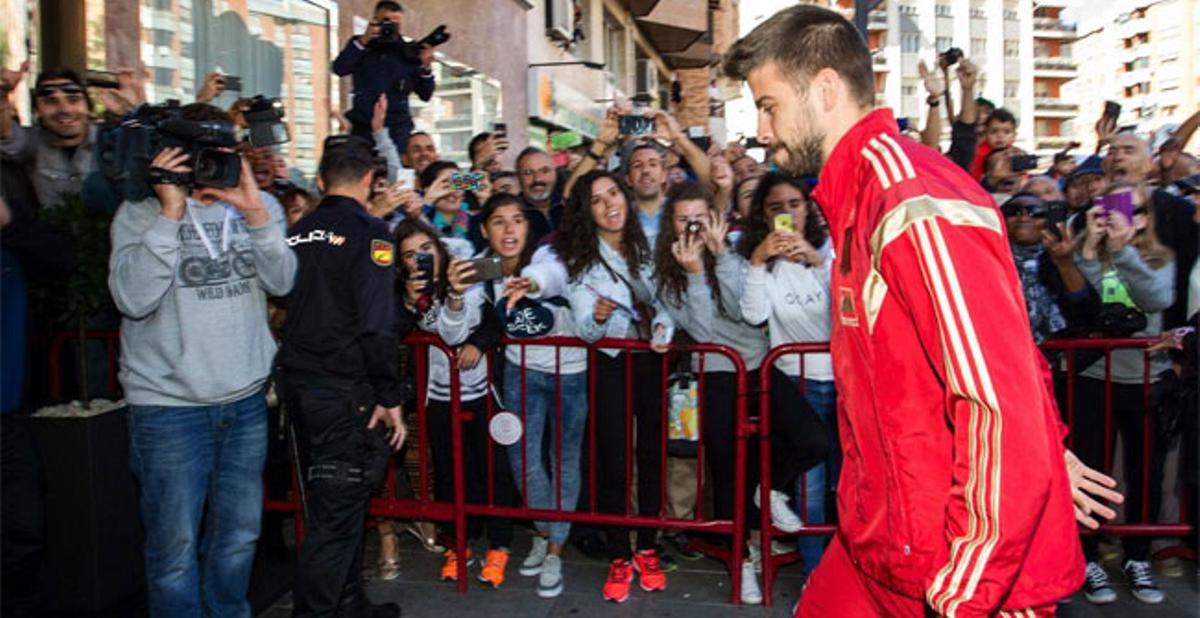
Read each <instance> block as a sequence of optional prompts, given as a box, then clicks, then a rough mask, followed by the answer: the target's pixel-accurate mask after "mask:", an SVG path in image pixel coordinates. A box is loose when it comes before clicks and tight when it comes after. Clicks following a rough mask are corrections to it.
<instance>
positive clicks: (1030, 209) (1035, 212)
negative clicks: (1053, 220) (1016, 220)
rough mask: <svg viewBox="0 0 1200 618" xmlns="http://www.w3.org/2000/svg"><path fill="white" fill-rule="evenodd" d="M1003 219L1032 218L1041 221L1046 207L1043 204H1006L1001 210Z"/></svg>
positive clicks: (1044, 215)
mask: <svg viewBox="0 0 1200 618" xmlns="http://www.w3.org/2000/svg"><path fill="white" fill-rule="evenodd" d="M1003 211H1004V216H1005V217H1020V216H1026V217H1033V218H1035V219H1043V218H1045V217H1046V214H1047V211H1046V206H1045V205H1043V204H1007V205H1005V206H1004V208H1003Z"/></svg>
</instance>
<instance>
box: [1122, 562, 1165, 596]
mask: <svg viewBox="0 0 1200 618" xmlns="http://www.w3.org/2000/svg"><path fill="white" fill-rule="evenodd" d="M1125 577H1127V578H1128V579H1129V591H1130V592H1132V593H1133V597H1134V598H1135V599H1137V600H1139V601H1141V602H1142V603H1146V604H1148V605H1157V604H1159V603H1162V602H1163V599H1164V598H1166V597H1165V596H1164V595H1163V592H1162V590H1159V589H1158V584H1156V583H1154V574H1153V573H1152V572H1151V571H1150V563H1149V562H1147V561H1145V560H1126V561H1125Z"/></svg>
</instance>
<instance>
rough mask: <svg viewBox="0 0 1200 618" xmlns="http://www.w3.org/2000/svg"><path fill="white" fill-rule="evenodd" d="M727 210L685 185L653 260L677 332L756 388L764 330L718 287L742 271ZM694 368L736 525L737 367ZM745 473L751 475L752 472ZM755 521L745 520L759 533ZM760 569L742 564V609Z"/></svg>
mask: <svg viewBox="0 0 1200 618" xmlns="http://www.w3.org/2000/svg"><path fill="white" fill-rule="evenodd" d="M723 210H724V209H722V208H718V207H717V206H716V204H715V203H714V198H713V195H712V193H710V192H709V191H708V190H707V189H705V188H704V187H702V186H701V185H699V184H697V183H694V182H683V183H680V184H678V185H675V186H674V187H672V188H671V190H670V191H668V192H667V198H666V204H665V205H664V207H663V211H662V215H661V217H662V222H661V223H660V224H659V236H658V244H657V246H656V248H655V256H654V277H655V280H656V281H658V298H659V301H660V302H662V304H663V306H665V307H666V309H667V311H668V312H669V313H670V314H671V319H672V320H674V321H675V324H676V325H677V326H678V327H679V328H681V329H683V330H685V331H687V333H688V334H689V335H691V337H692V339H694V340H695V341H696V342H698V343H715V344H718V345H723V346H727V347H729V348H732V349H733V350H734V351H736V352H737V353H738V356H740V357H741V359H742V360H743V362H744V363H745V366H746V369H747V370H748V371H749V375H748V380H749V384H757V383H758V368H759V365H760V364H762V359H763V357H764V356H766V353H767V338H766V336H765V335H764V334H763V331H762V329H761V328H755V327H753V326H750V325H749V324H747V323H746V322H744V321H742V319H741V311H740V309H739V306H738V302H737V298H736V296H734V295H732V294H730V293H729V290H727V289H722V287H721V286H720V285H719V281H720V280H722V279H725V280H728V279H730V276H729V274H728V273H733V275H734V276H735V277H736V276H738V275H739V274H740V271H741V269H742V259H741V258H740V257H739V256H738V255H737V254H736V253H734V252H733V251H731V250H729V248H728V246H727V244H726V240H725V237H726V230H727V228H728V225H727V223H726V221H725V214H724V212H723ZM722 274H725V275H726V276H725V277H722ZM692 368H693V370H694V371H700V370H703V372H704V382H703V390H702V392H701V393H700V396H701V398H702V402H701V408H700V411H701V416H700V421H701V427H700V435H701V436H702V438H703V440H704V454H705V464H706V466H707V469H708V471H709V472H711V474H712V486H711V494H712V499H713V516H714V517H715V518H716V519H733V511H734V501H735V500H745V499H746V498H748V497H749V495H748V494H747V495H744V496H736V495H734V462H735V459H736V457H735V453H736V450H735V446H736V444H737V442H736V436H737V431H736V429H737V380H736V377H737V374H736V373H735V367H734V365H733V363H732V361H730V360H729V359H728V358H726V357H725V356H724V355H721V354H693V355H692ZM755 409H757V407H756V408H755ZM747 457H749V455H747ZM749 461H754V460H753V459H749ZM748 469H749V470H753V469H754V467H753V465H750V467H749V468H748ZM754 476H757V475H754ZM751 487H752V485H751V486H750V487H747V488H746V491H747V492H749V491H751ZM754 519H755V518H753V517H750V518H748V520H749V523H750V524H751V527H754V528H757V526H753V521H754ZM751 545H752V546H753V545H754V543H753V542H752V543H751ZM755 566H756V565H755V563H754V560H753V559H752V558H747V559H746V560H745V562H743V564H742V574H741V577H742V602H743V603H747V604H758V603H762V592H761V590H760V588H759V585H758V578H757V576H756V573H755ZM759 569H760V570H761V567H759Z"/></svg>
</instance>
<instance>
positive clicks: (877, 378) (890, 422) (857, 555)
mask: <svg viewBox="0 0 1200 618" xmlns="http://www.w3.org/2000/svg"><path fill="white" fill-rule="evenodd" d="M725 70H726V73H727V74H729V75H730V76H731V77H733V78H740V79H746V80H747V81H748V82H749V84H750V88H751V90H752V91H753V93H754V97H755V103H756V105H757V106H758V108H759V129H758V138H759V140H760V141H764V142H767V143H768V144H770V145H771V146H772V147H773V148H774V149H775V151H776V154H775V161H776V163H777V164H779V165H780V167H781V168H782V169H784V170H785V171H787V172H789V173H791V174H794V175H798V176H807V175H814V174H816V173H817V172H818V171H819V172H820V179H819V182H818V185H817V189H816V192H815V193H814V195H813V198H814V200H815V201H816V202H817V203H818V204H819V205H820V206H821V209H822V211H823V212H824V213H825V216H826V218H827V219H828V222H829V229H830V232H831V235H832V237H833V241H834V249H835V252H836V262H835V264H834V274H833V284H832V302H833V312H832V314H833V336H832V353H833V361H834V375H835V378H836V381H837V384H838V394H839V398H840V401H839V414H838V420H839V432H840V436H841V441H842V450H843V454H844V458H845V463H844V464H843V468H842V472H841V482H840V485H839V487H838V514H839V530H838V534H837V536H836V537H835V539H834V541H833V543H832V544H831V546H830V548H829V550H828V551H827V552H826V554H825V555H824V557H823V559H822V561H821V563H820V565H819V566H818V567H817V569H816V571H815V572H814V573H813V574H812V576H811V578H810V580H809V583H808V586H807V588H806V590H805V591H804V593H803V596H802V597H801V601H800V604H799V606H798V608H797V614H798V615H800V616H914V617H920V616H924V615H926V612H927V611H928V610H929V609H932V611H933V612H935V613H936V614H938V615H945V616H996V615H999V616H1049V615H1053V614H1054V608H1055V602H1056V601H1057V600H1059V599H1061V598H1063V597H1066V596H1069V595H1070V594H1071V593H1073V592H1074V591H1075V590H1077V589H1078V588H1079V586H1080V584H1081V583H1082V581H1083V577H1084V564H1083V560H1082V553H1081V551H1080V548H1079V535H1078V530H1077V528H1076V524H1075V521H1076V518H1077V517H1078V519H1079V520H1080V521H1082V522H1084V523H1087V524H1088V525H1091V526H1094V525H1096V524H1095V521H1094V520H1092V518H1091V517H1090V516H1089V514H1090V513H1092V512H1096V513H1099V514H1102V515H1104V516H1111V511H1110V510H1108V509H1107V508H1106V507H1104V506H1103V505H1101V504H1099V503H1098V502H1096V501H1094V500H1093V499H1092V498H1091V497H1089V495H1088V492H1091V493H1096V494H1100V495H1102V496H1104V497H1106V498H1108V499H1112V500H1119V499H1120V497H1119V496H1118V495H1116V494H1115V493H1114V492H1111V491H1110V490H1108V489H1107V487H1105V486H1108V487H1111V486H1112V484H1113V482H1112V480H1111V479H1108V478H1107V477H1104V476H1103V475H1101V474H1099V473H1096V472H1094V471H1092V470H1089V469H1087V468H1084V467H1083V466H1082V465H1081V464H1079V463H1078V461H1077V460H1075V459H1074V456H1073V455H1071V454H1070V453H1068V452H1066V451H1065V450H1064V448H1063V437H1064V436H1065V427H1064V426H1063V425H1062V423H1061V421H1060V419H1059V414H1058V410H1057V408H1056V406H1055V402H1054V397H1053V394H1052V390H1051V389H1050V387H1049V383H1050V381H1049V379H1048V375H1049V368H1048V367H1047V365H1046V363H1045V361H1044V360H1043V359H1042V356H1041V354H1040V353H1039V352H1038V350H1037V348H1036V347H1035V346H1034V342H1033V337H1032V335H1031V333H1030V329H1029V323H1028V317H1027V315H1028V314H1027V313H1026V310H1025V305H1024V300H1023V298H1022V292H1021V285H1020V282H1019V281H1018V279H1017V275H1016V272H1015V270H1014V268H1013V258H1012V255H1011V253H1010V249H1009V244H1008V241H1007V239H1006V238H1005V228H1004V225H1003V218H1002V217H1001V216H1000V213H999V211H998V210H997V208H996V206H995V204H994V202H993V201H992V200H991V199H990V197H989V196H988V194H987V193H986V192H984V191H983V190H982V189H981V188H980V186H979V184H978V183H977V182H976V181H974V180H972V179H971V178H970V177H969V176H967V175H966V174H965V173H964V172H963V171H962V170H961V169H960V168H958V167H956V166H955V165H954V164H953V163H951V162H950V161H949V160H948V159H946V158H945V157H943V156H942V155H940V154H939V153H937V152H935V151H933V150H930V149H928V148H925V147H923V146H920V145H918V144H916V143H914V142H912V141H910V140H908V139H905V138H903V137H901V136H900V135H899V133H898V130H897V126H896V121H895V119H894V118H893V117H892V114H891V112H890V111H889V110H886V109H880V110H875V111H871V110H872V107H873V103H874V96H875V83H874V77H873V72H872V65H871V57H870V53H869V51H868V50H867V48H866V46H865V44H864V43H863V41H862V39H861V37H860V36H859V34H858V32H857V31H856V30H855V29H854V27H853V26H852V25H851V24H850V23H849V22H847V21H846V20H845V19H844V18H842V17H841V16H840V15H838V14H837V13H834V12H832V11H829V10H826V9H822V8H818V7H814V6H809V5H800V6H795V7H792V8H789V9H785V10H784V11H781V12H780V13H778V14H776V15H775V16H774V17H772V18H771V19H770V20H768V21H767V22H765V23H763V24H762V25H760V26H759V27H758V28H756V29H755V30H754V31H753V32H752V33H750V34H749V35H748V36H746V37H745V38H743V39H742V40H741V41H739V42H738V43H737V44H736V45H735V46H734V47H733V48H732V49H731V50H730V52H729V54H728V55H727V57H726V60H725ZM1073 494H1074V498H1075V504H1076V505H1077V506H1076V507H1075V508H1074V514H1073V504H1072V498H1073Z"/></svg>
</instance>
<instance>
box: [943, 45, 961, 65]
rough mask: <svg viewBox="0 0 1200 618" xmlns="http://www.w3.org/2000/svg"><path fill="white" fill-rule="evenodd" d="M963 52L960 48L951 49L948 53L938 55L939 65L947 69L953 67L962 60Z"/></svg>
mask: <svg viewBox="0 0 1200 618" xmlns="http://www.w3.org/2000/svg"><path fill="white" fill-rule="evenodd" d="M962 57H963V50H962V49H960V48H958V47H951V48H950V49H947V50H946V51H944V52H942V53H940V54H938V64H939V65H941V66H945V67H952V66H954V65H956V64H958V61H959V60H962Z"/></svg>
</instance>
